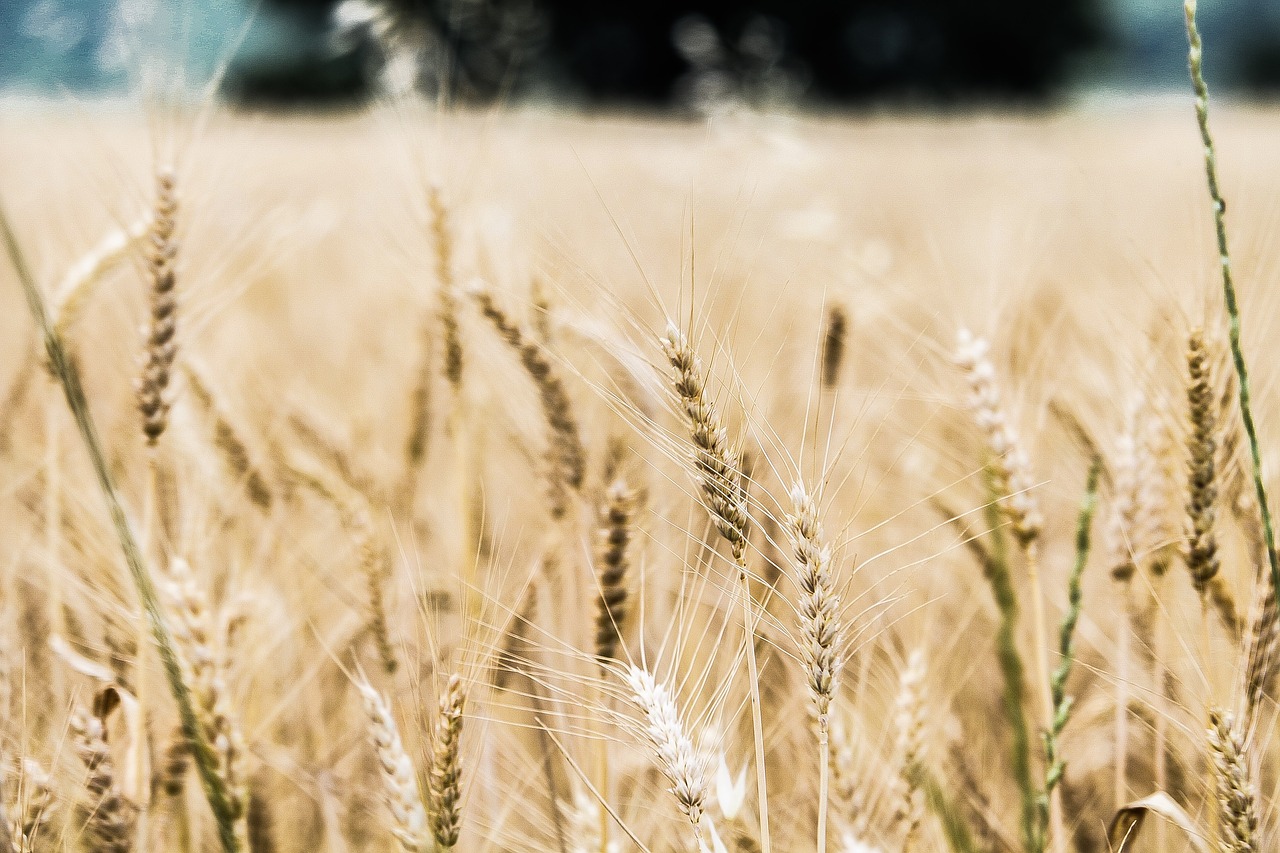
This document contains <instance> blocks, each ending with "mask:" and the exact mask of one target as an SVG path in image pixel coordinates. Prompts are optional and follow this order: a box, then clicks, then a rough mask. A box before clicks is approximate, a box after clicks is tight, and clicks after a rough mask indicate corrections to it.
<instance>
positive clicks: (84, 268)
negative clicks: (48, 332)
mask: <svg viewBox="0 0 1280 853" xmlns="http://www.w3.org/2000/svg"><path fill="white" fill-rule="evenodd" d="M150 230H151V214H150V213H147V214H146V215H144V216H141V217H139V218H138V219H137V220H135V221H134V222H132V223H131V224H129V225H128V226H126V227H124V228H117V229H114V230H112V231H110V232H109V233H108V234H107V235H106V236H104V237H103V238H102V239H101V240H99V241H98V243H97V245H95V246H94V247H93V248H91V249H90V250H89V251H88V252H85V253H84V254H83V255H81V256H80V258H79V260H77V261H76V262H75V263H74V264H72V265H71V266H70V267H69V268H68V269H67V271H66V273H65V274H64V275H63V276H62V281H60V282H59V283H58V286H57V288H56V289H55V290H54V296H53V306H52V308H53V326H54V328H55V329H57V331H58V334H59V335H61V336H64V337H65V336H66V334H67V332H68V331H69V330H70V328H71V327H72V326H73V325H74V324H75V321H76V320H77V319H78V318H79V316H80V314H81V313H82V312H83V311H84V307H85V305H86V304H88V302H89V297H90V296H92V295H93V291H94V289H95V288H96V287H97V285H98V282H100V281H101V280H102V278H103V276H105V275H106V274H107V273H108V272H110V271H111V270H112V269H113V268H114V267H115V266H116V265H117V264H119V263H120V261H122V260H124V258H125V257H127V256H128V254H129V251H130V250H131V249H132V248H133V247H134V245H136V244H137V243H138V241H140V240H141V239H142V238H143V237H144V236H146V234H147V233H148V232H149V231H150Z"/></svg>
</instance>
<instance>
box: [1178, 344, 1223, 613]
mask: <svg viewBox="0 0 1280 853" xmlns="http://www.w3.org/2000/svg"><path fill="white" fill-rule="evenodd" d="M1187 410H1188V413H1189V417H1190V420H1191V433H1190V435H1188V437H1187V528H1188V529H1187V545H1186V551H1185V553H1184V555H1183V558H1184V560H1185V561H1186V565H1187V571H1188V572H1189V573H1190V575H1191V584H1192V586H1194V587H1195V589H1196V592H1197V593H1199V594H1200V596H1201V598H1202V599H1203V598H1205V596H1206V593H1207V589H1208V586H1209V582H1210V581H1211V580H1213V578H1214V577H1216V576H1217V574H1218V568H1219V562H1218V540H1217V537H1216V536H1215V535H1214V522H1215V521H1216V518H1217V512H1218V488H1217V472H1216V456H1217V446H1218V445H1217V432H1218V423H1217V411H1216V408H1215V407H1214V405H1213V384H1212V379H1211V376H1210V368H1209V356H1208V353H1207V351H1206V348H1205V342H1204V335H1203V334H1202V333H1201V332H1199V331H1194V332H1192V333H1191V336H1190V338H1189V339H1188V341H1187ZM1206 606H1207V603H1206Z"/></svg>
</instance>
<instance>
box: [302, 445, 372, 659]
mask: <svg viewBox="0 0 1280 853" xmlns="http://www.w3.org/2000/svg"><path fill="white" fill-rule="evenodd" d="M289 467H290V470H291V471H292V473H293V474H294V476H296V477H297V478H298V479H299V480H301V481H302V482H303V483H304V484H305V485H307V486H308V487H310V488H311V490H312V491H314V492H315V493H316V494H318V495H320V497H322V498H324V499H325V500H327V501H328V502H329V503H330V504H331V505H332V506H333V508H334V509H335V510H337V512H338V518H339V520H340V523H341V524H342V528H343V530H345V531H346V532H347V535H348V536H350V537H351V538H352V539H353V540H355V543H356V551H357V554H358V557H357V559H358V562H359V565H360V575H361V577H362V578H363V579H364V584H365V596H366V597H365V606H366V608H367V610H368V612H367V615H366V618H367V622H366V624H367V626H368V629H369V632H370V633H371V634H372V635H373V642H374V645H375V646H376V648H377V651H378V657H379V659H380V660H381V662H382V668H383V669H384V670H385V671H386V672H387V673H393V672H395V671H396V667H397V662H396V654H395V647H394V646H393V645H392V643H391V634H390V630H389V629H388V627H387V612H386V601H385V598H384V596H383V590H382V585H383V583H384V582H385V580H386V575H387V566H388V564H389V562H390V558H389V557H388V555H387V552H386V549H385V548H384V547H383V545H382V543H381V541H380V539H379V538H378V533H377V530H376V529H375V528H374V525H373V512H372V510H371V508H370V507H369V501H368V499H367V498H366V497H365V496H364V494H363V493H362V492H361V491H360V490H359V489H356V488H354V487H353V486H350V485H348V484H347V483H346V482H343V481H342V480H340V479H339V478H337V477H332V476H329V475H328V474H327V473H325V472H324V471H322V470H321V469H320V468H319V466H316V465H310V464H301V463H300V464H290V466H289Z"/></svg>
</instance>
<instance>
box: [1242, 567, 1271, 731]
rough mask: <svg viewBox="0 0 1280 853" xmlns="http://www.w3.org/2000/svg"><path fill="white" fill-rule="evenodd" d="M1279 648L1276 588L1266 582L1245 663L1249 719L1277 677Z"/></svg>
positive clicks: (1250, 633) (1246, 705) (1250, 635)
mask: <svg viewBox="0 0 1280 853" xmlns="http://www.w3.org/2000/svg"><path fill="white" fill-rule="evenodd" d="M1278 649H1280V615H1278V614H1277V612H1276V590H1275V587H1273V586H1271V584H1269V583H1264V584H1263V589H1262V603H1261V605H1260V606H1259V607H1258V612H1257V615H1256V616H1255V617H1254V620H1253V625H1252V628H1251V630H1250V632H1249V656H1248V658H1247V660H1246V663H1245V675H1244V681H1245V708H1246V714H1245V719H1246V720H1252V719H1253V717H1254V715H1255V714H1256V713H1257V709H1258V707H1259V706H1260V705H1261V704H1262V697H1263V696H1265V695H1266V694H1267V691H1268V690H1269V689H1270V686H1271V683H1272V682H1273V681H1274V680H1275V674H1276V661H1277V650H1278Z"/></svg>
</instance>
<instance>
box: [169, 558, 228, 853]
mask: <svg viewBox="0 0 1280 853" xmlns="http://www.w3.org/2000/svg"><path fill="white" fill-rule="evenodd" d="M169 578H170V580H169V583H168V588H169V595H170V599H171V601H172V602H173V614H174V620H173V621H174V631H173V635H174V640H175V641H176V642H177V645H178V650H179V654H180V655H181V657H182V659H183V661H184V663H185V664H186V675H187V683H188V684H190V685H191V694H192V697H193V698H194V699H195V701H196V709H197V716H198V718H199V721H200V725H201V728H202V730H203V736H204V739H205V740H206V741H207V742H208V743H210V744H212V746H213V750H214V752H215V753H216V755H217V761H218V775H219V776H220V778H221V781H222V784H223V787H224V789H225V790H226V791H227V794H228V797H227V799H228V806H229V808H230V812H231V816H232V818H233V820H234V821H235V826H236V832H237V834H238V836H239V837H240V839H241V844H242V846H243V841H244V837H245V825H244V818H245V807H246V805H247V799H248V794H247V782H248V776H247V774H246V772H245V768H244V764H245V758H246V755H247V750H246V747H245V742H244V734H243V732H242V731H241V729H240V723H239V720H238V719H237V718H236V715H235V713H234V711H233V710H232V707H231V697H230V696H229V691H228V687H227V673H226V665H225V662H224V660H223V658H222V656H221V655H219V654H218V652H217V650H216V649H215V648H214V641H213V614H212V610H211V607H210V604H209V597H208V595H207V594H206V593H205V590H204V587H203V586H201V585H200V583H199V582H198V581H197V580H196V577H195V574H194V572H192V570H191V566H190V564H188V563H187V561H186V560H184V559H182V558H180V557H179V558H175V559H174V560H173V561H172V563H171V564H170V567H169Z"/></svg>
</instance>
